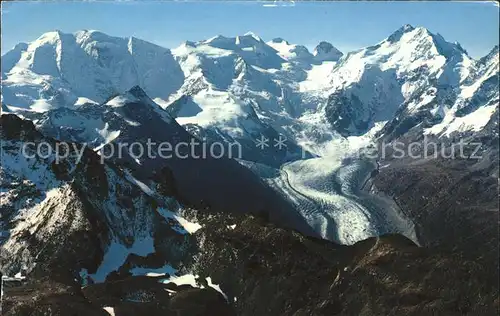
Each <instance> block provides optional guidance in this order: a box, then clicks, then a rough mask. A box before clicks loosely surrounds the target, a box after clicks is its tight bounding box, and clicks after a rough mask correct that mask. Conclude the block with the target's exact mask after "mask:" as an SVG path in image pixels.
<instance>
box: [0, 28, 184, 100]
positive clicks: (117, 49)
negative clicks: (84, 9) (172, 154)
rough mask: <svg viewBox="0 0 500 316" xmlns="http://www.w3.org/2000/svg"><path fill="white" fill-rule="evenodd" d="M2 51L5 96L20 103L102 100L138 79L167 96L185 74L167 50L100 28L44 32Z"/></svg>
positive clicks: (150, 90)
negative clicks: (84, 99) (96, 29)
mask: <svg viewBox="0 0 500 316" xmlns="http://www.w3.org/2000/svg"><path fill="white" fill-rule="evenodd" d="M6 56H8V58H7V60H6V61H5V62H4V60H3V58H2V78H4V80H3V82H2V88H3V102H4V103H6V104H12V105H14V106H17V107H23V108H42V109H50V108H54V107H60V106H68V105H72V104H74V103H75V102H76V101H77V99H78V98H79V97H85V98H88V99H90V100H94V101H97V102H103V101H104V100H105V99H107V98H108V97H109V96H110V95H113V94H116V93H121V92H124V91H126V90H128V89H130V88H131V87H133V86H136V85H140V86H142V87H143V88H144V89H145V91H146V92H147V93H148V95H150V96H151V97H161V98H167V97H168V96H169V95H170V94H171V93H172V92H174V91H176V90H177V89H178V88H179V87H180V86H181V84H182V82H183V79H184V76H183V73H182V71H181V69H180V67H179V65H178V64H177V63H176V62H175V60H174V58H173V56H172V54H171V53H170V50H168V49H166V48H163V47H160V46H157V45H155V44H152V43H148V42H146V41H142V40H138V39H136V38H132V37H131V38H119V37H113V36H109V35H106V34H104V33H101V32H98V31H79V32H76V33H75V34H66V33H62V32H60V31H54V32H48V33H45V34H43V35H42V36H40V37H39V38H38V39H37V40H35V41H33V42H31V43H29V44H28V45H27V47H26V46H20V47H17V48H16V49H14V50H13V51H10V52H9V53H7V55H6ZM20 86H23V87H24V88H23V89H20V88H19V87H20Z"/></svg>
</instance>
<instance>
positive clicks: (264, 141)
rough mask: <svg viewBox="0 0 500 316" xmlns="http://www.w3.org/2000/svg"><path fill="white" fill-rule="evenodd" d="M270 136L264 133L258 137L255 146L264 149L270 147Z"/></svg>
mask: <svg viewBox="0 0 500 316" xmlns="http://www.w3.org/2000/svg"><path fill="white" fill-rule="evenodd" d="M268 143H269V138H266V137H264V135H262V134H261V135H260V138H258V139H257V142H256V145H255V147H258V148H260V149H261V150H263V149H264V148H266V147H269V144H268Z"/></svg>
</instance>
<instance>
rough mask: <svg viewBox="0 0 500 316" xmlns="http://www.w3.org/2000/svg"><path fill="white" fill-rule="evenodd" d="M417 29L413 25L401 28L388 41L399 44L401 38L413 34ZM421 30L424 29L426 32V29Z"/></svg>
mask: <svg viewBox="0 0 500 316" xmlns="http://www.w3.org/2000/svg"><path fill="white" fill-rule="evenodd" d="M415 29H416V28H415V27H414V26H413V25H411V24H405V25H403V26H401V27H400V28H399V29H397V30H396V31H395V32H394V33H392V34H391V35H390V36H389V37H388V38H387V41H389V42H391V43H394V42H397V41H399V40H400V39H401V37H402V36H403V35H404V34H406V33H409V32H412V31H414V30H415ZM419 29H423V30H425V29H424V28H419Z"/></svg>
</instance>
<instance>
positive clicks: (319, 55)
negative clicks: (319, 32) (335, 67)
mask: <svg viewBox="0 0 500 316" xmlns="http://www.w3.org/2000/svg"><path fill="white" fill-rule="evenodd" d="M313 55H314V57H315V59H316V60H317V61H319V62H323V61H338V60H339V59H340V58H341V57H342V55H343V54H342V52H341V51H339V50H338V49H337V48H335V47H334V46H333V45H332V44H331V43H328V42H324V41H323V42H320V43H319V44H318V45H317V46H316V47H315V48H314V52H313Z"/></svg>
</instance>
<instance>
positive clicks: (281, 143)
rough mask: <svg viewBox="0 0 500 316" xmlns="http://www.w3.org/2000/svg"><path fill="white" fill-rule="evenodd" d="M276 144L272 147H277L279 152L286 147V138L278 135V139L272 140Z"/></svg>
mask: <svg viewBox="0 0 500 316" xmlns="http://www.w3.org/2000/svg"><path fill="white" fill-rule="evenodd" d="M274 141H275V142H276V144H274V147H278V149H279V150H281V149H283V147H287V146H286V144H285V142H286V137H285V136H283V135H281V134H280V137H279V138H278V139H276V138H275V139H274Z"/></svg>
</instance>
